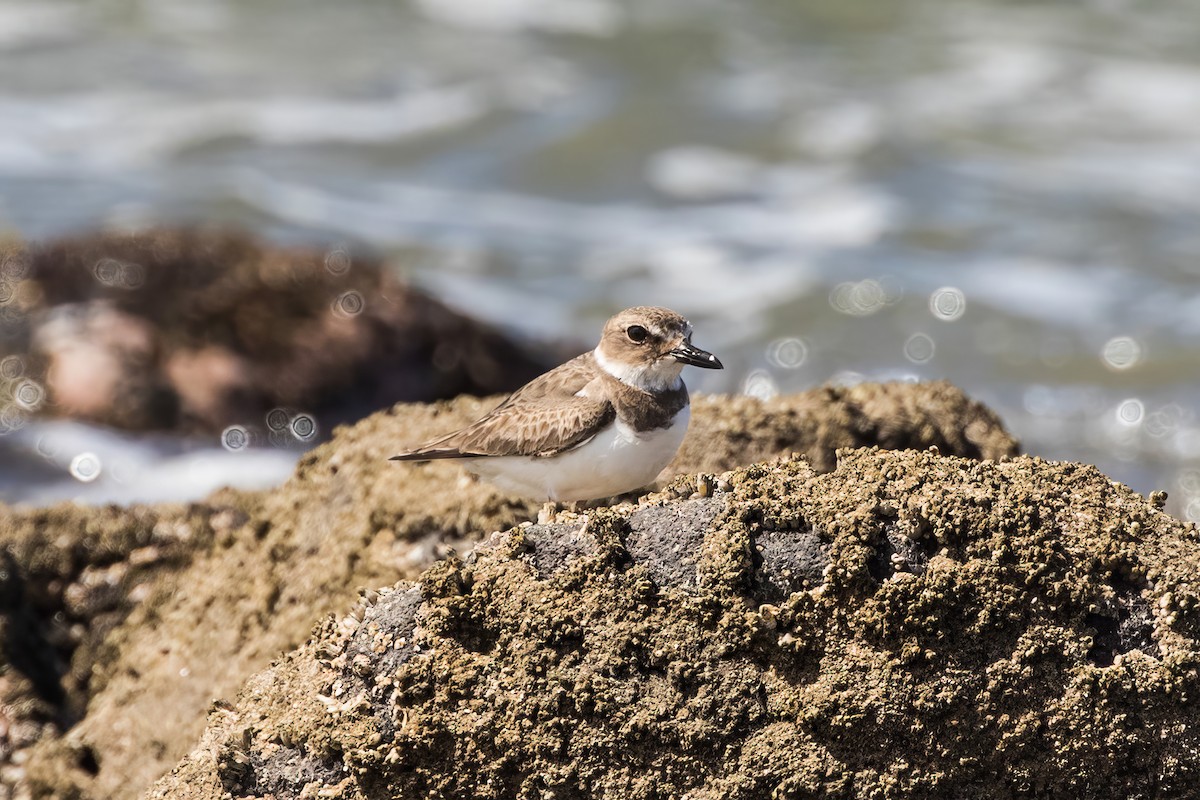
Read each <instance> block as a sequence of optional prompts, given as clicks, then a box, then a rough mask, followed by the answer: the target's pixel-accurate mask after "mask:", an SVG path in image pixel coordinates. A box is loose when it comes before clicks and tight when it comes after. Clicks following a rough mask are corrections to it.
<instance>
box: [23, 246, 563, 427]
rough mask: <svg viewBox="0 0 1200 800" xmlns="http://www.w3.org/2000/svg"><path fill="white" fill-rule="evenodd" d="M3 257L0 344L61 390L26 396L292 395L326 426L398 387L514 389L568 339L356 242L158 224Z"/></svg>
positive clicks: (229, 401)
mask: <svg viewBox="0 0 1200 800" xmlns="http://www.w3.org/2000/svg"><path fill="white" fill-rule="evenodd" d="M0 262H2V263H3V264H4V265H5V266H6V269H5V270H4V271H3V273H2V274H0V283H2V284H3V289H2V290H0V311H2V312H3V314H2V315H0V316H2V317H3V319H0V323H3V324H0V360H3V359H4V358H5V357H6V356H13V355H15V356H19V357H21V358H22V359H23V364H24V374H23V378H24V379H26V380H29V381H32V382H34V383H35V384H37V385H38V386H44V387H45V388H46V390H47V393H46V397H45V398H44V402H40V403H39V404H38V406H37V407H36V408H30V407H29V406H28V405H27V404H25V405H24V406H23V407H22V408H21V412H22V413H24V412H39V413H42V414H47V415H52V416H67V417H75V418H79V419H85V420H90V421H93V422H100V423H103V424H107V425H113V426H116V427H120V428H126V429H134V430H150V429H158V430H162V429H183V430H203V431H220V430H222V429H223V428H224V427H226V426H228V425H232V424H240V425H243V426H246V427H250V428H258V429H261V430H264V431H265V430H266V426H265V419H266V415H267V414H268V413H269V412H270V411H271V410H273V409H277V408H279V409H284V410H285V411H286V413H288V414H289V415H291V414H293V413H298V412H303V413H305V414H308V415H310V416H313V417H315V419H316V421H317V423H318V428H319V429H320V430H325V431H328V430H330V429H331V428H332V426H333V425H334V424H335V423H338V422H344V421H348V420H352V419H357V418H359V417H361V416H363V415H365V414H367V413H370V412H371V411H374V410H376V409H378V408H381V407H384V406H387V405H390V404H391V403H394V402H396V401H397V400H403V401H419V400H434V399H438V398H444V397H452V396H455V395H458V394H463V393H468V394H476V395H487V394H492V393H495V392H504V391H511V390H512V389H515V388H517V387H518V386H520V385H521V384H523V383H524V382H526V381H528V380H529V379H530V378H533V377H535V376H536V375H538V374H540V373H541V372H542V371H544V370H545V369H546V368H548V367H550V366H552V365H553V364H554V363H557V361H558V359H559V357H560V356H561V355H562V353H561V352H558V351H554V352H551V350H550V349H549V348H543V349H541V350H538V349H537V348H535V347H532V346H525V345H519V344H517V343H515V342H514V341H512V340H511V339H509V338H508V337H506V336H504V335H502V334H501V333H499V332H498V331H496V330H494V329H492V328H490V327H488V326H486V325H484V324H482V323H479V322H476V321H474V320H472V319H469V318H467V317H464V316H463V315H461V314H458V313H456V312H454V311H451V310H450V309H448V308H447V307H445V306H444V305H442V304H441V303H439V302H437V301H436V300H433V299H432V298H430V297H428V296H426V295H425V294H423V293H421V292H418V291H416V290H414V289H411V288H409V287H407V286H405V285H404V284H402V283H401V282H399V281H398V280H397V279H396V278H394V277H392V275H391V274H389V272H388V270H387V268H386V266H385V265H384V264H383V263H381V262H380V261H378V260H375V259H371V258H368V257H364V256H361V255H355V254H352V253H348V252H345V251H342V250H334V251H331V252H325V251H320V250H314V249H305V248H282V247H274V246H267V245H263V244H260V243H258V242H256V241H255V240H254V239H252V238H250V237H248V236H244V235H240V234H236V233H229V232H219V231H209V230H201V229H190V230H155V231H151V232H148V233H139V234H129V235H123V234H115V233H102V234H92V235H88V236H79V237H73V238H66V239H60V240H56V241H51V242H47V243H38V244H29V245H25V244H22V243H19V242H16V243H14V242H11V241H10V242H6V243H0ZM0 377H2V376H0Z"/></svg>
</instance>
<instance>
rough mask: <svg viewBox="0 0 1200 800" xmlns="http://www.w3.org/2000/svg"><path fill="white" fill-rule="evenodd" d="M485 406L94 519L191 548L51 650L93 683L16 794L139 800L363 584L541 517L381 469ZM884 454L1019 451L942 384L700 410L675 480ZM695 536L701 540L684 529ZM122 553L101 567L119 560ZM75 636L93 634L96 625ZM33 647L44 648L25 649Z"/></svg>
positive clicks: (638, 548)
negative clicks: (256, 679)
mask: <svg viewBox="0 0 1200 800" xmlns="http://www.w3.org/2000/svg"><path fill="white" fill-rule="evenodd" d="M494 402H495V401H494V400H492V401H484V400H475V399H468V398H461V399H459V400H456V401H453V402H444V403H439V404H435V405H400V406H396V407H395V408H393V409H391V410H389V411H386V412H380V413H378V414H375V415H373V416H371V417H369V418H367V419H365V420H362V421H361V422H359V423H357V424H355V425H353V426H351V427H347V428H343V429H340V430H339V431H338V432H337V433H336V435H335V438H334V440H333V441H332V442H330V443H328V444H326V445H323V446H322V447H320V448H318V449H317V450H315V451H313V452H312V453H310V454H309V455H307V456H305V458H304V459H303V460H302V462H301V464H300V466H299V468H298V470H297V472H296V474H295V476H294V477H293V478H292V479H291V480H290V481H289V482H288V483H287V484H285V485H284V486H283V487H281V488H279V489H277V490H273V491H269V492H263V493H232V492H227V493H223V494H218V495H217V496H215V497H213V498H211V499H210V501H209V502H207V503H203V504H197V505H196V506H192V507H191V508H190V509H183V508H168V507H162V508H153V509H131V510H130V511H129V512H119V511H103V512H99V511H98V512H96V519H103V518H105V517H104V515H106V514H107V515H109V516H111V517H113V519H114V520H122V519H126V515H128V519H130V520H132V519H136V518H137V515H143V516H146V517H147V519H151V518H152V519H154V520H155V522H154V523H153V524H151V525H150V527H149V530H150V531H151V532H153V531H155V530H161V531H170V530H173V529H175V526H178V525H179V524H181V523H184V522H186V524H187V530H188V531H189V536H188V538H187V542H190V543H191V546H190V548H185V547H179V548H176V549H175V550H172V551H171V552H172V553H173V554H174V555H173V558H175V559H176V560H175V561H171V562H169V563H170V568H169V569H164V571H163V573H162V576H161V578H160V579H159V580H157V581H154V582H152V583H150V584H149V585H147V586H146V587H145V588H143V589H140V590H138V591H137V593H136V594H135V595H134V596H133V597H132V598H130V597H129V596H128V594H127V592H129V591H132V586H133V585H134V584H131V583H118V584H116V585H115V586H114V587H112V588H111V593H112V596H113V598H114V599H113V600H112V602H113V603H114V604H115V605H114V606H113V608H114V609H115V612H114V613H116V614H118V615H124V616H122V617H120V618H121V619H122V620H123V621H122V622H121V623H120V624H115V622H110V623H106V624H105V626H104V628H103V635H102V636H98V638H97V644H96V645H95V646H93V645H89V646H88V647H85V648H82V649H78V650H75V651H73V652H72V651H71V650H70V649H69V648H67V649H61V650H57V651H55V652H56V653H57V655H56V657H57V658H59V659H60V661H62V662H63V663H64V664H65V665H66V666H64V667H62V669H61V672H62V673H63V674H67V673H70V674H72V675H75V674H78V675H86V676H89V677H88V679H87V681H86V684H85V685H82V686H81V687H80V688H79V689H78V690H75V689H73V690H72V691H73V692H74V694H73V695H72V697H73V698H74V699H73V700H72V704H71V705H72V708H75V709H76V711H75V712H73V713H72V714H70V715H68V716H65V717H62V718H59V717H55V715H54V714H53V713H50V717H52V718H54V719H56V720H58V727H54V726H51V731H52V732H53V731H56V730H61V729H62V727H63V726H65V725H71V727H70V729H69V730H68V731H66V732H65V734H64V735H62V736H57V735H51V736H46V735H45V734H44V733H43V738H44V740H43V741H42V742H41V744H39V745H38V746H36V747H35V748H34V749H33V751H32V753H30V754H28V755H27V759H26V760H23V763H22V765H21V766H20V772H19V776H18V777H19V779H20V780H22V781H28V782H29V783H30V785H31V786H33V787H35V788H36V789H37V791H38V792H39V793H40V794H42V795H44V796H58V797H86V798H93V797H94V798H108V797H119V798H127V797H135V796H137V795H138V793H139V791H140V790H141V789H142V788H144V787H145V786H147V785H149V784H150V782H152V781H153V780H154V779H155V778H157V777H158V776H160V775H161V774H162V773H163V772H164V771H166V770H167V769H169V768H170V767H171V766H173V765H174V764H175V763H176V762H177V761H178V760H179V758H181V757H182V756H183V755H184V754H185V753H186V752H187V751H188V749H190V748H191V747H192V745H193V744H194V743H195V741H196V738H197V737H198V736H199V735H200V733H201V730H202V729H203V725H204V714H205V711H206V709H208V708H209V706H210V703H211V701H212V699H213V698H215V697H231V696H232V695H233V694H234V693H235V692H236V691H237V690H238V689H239V687H241V686H242V685H243V683H244V682H245V681H246V679H247V678H248V677H249V676H250V675H251V674H253V673H254V672H255V671H257V670H260V669H262V668H263V667H265V666H266V665H267V664H268V663H269V662H270V660H271V659H272V658H275V657H276V656H277V655H278V654H279V653H281V652H284V651H286V650H289V649H291V648H294V647H296V646H297V645H299V644H300V643H302V642H303V641H304V640H305V638H306V637H307V636H308V634H309V632H310V631H311V628H312V625H313V624H314V623H315V622H316V621H317V620H318V619H319V618H320V617H321V616H323V615H325V614H328V613H331V612H333V611H337V610H339V609H345V608H347V607H348V606H349V605H350V604H351V603H352V602H353V600H354V597H355V594H356V592H357V590H358V588H359V587H371V586H383V585H390V584H392V583H394V582H395V581H396V580H398V579H400V578H414V577H416V576H417V575H418V574H419V573H420V571H421V570H422V569H424V568H425V567H427V566H428V565H429V564H431V563H432V562H433V561H435V560H436V559H437V558H439V557H441V556H443V555H445V554H446V552H447V549H448V548H450V547H454V548H457V549H458V550H459V551H462V552H465V551H466V550H468V549H470V548H471V547H473V546H474V544H475V543H476V542H477V541H478V539H479V537H480V535H482V534H485V533H486V532H488V531H493V530H497V529H503V528H508V527H510V526H512V525H515V524H517V523H519V522H521V521H522V520H529V519H532V518H533V517H534V516H536V513H537V508H538V504H536V503H531V502H527V501H523V500H516V499H513V498H509V497H505V496H503V495H501V494H498V493H497V492H496V491H495V490H493V489H492V488H491V487H489V486H488V485H487V484H483V483H477V482H475V481H473V480H471V479H470V478H468V477H466V476H464V474H463V473H462V472H461V471H460V470H459V469H458V468H457V467H455V466H454V465H453V464H449V463H445V462H443V463H435V464H428V465H398V464H394V463H389V462H387V461H386V458H387V456H389V455H391V454H392V453H394V452H396V450H398V449H399V448H400V447H402V446H403V445H404V444H407V443H410V442H414V441H417V440H420V439H423V438H426V437H428V436H429V435H431V434H433V433H436V432H439V431H442V430H446V429H449V428H451V427H454V426H456V425H460V424H463V423H465V422H467V421H469V420H471V419H474V418H476V417H478V416H480V415H481V414H482V413H484V412H485V411H486V410H487V409H488V408H490V405H491V404H492V403H494ZM889 420H893V421H894V420H903V421H904V425H907V426H908V428H907V429H906V428H905V427H904V426H903V425H898V424H896V423H895V422H889ZM880 442H885V443H887V444H889V445H892V446H910V447H928V446H930V445H937V446H939V447H941V448H943V450H947V451H955V452H961V453H962V454H964V455H979V456H983V457H989V458H999V457H1001V456H1004V455H1011V454H1013V453H1014V452H1015V448H1016V444H1015V442H1014V441H1013V440H1012V438H1011V437H1009V436H1008V435H1007V434H1006V433H1005V432H1004V430H1003V428H1002V426H1001V425H1000V423H999V421H998V420H997V419H996V417H995V416H994V415H993V414H992V413H991V412H990V411H988V410H987V409H986V408H984V407H982V406H980V405H978V404H976V403H973V402H972V401H970V400H969V399H968V398H966V397H965V396H964V395H963V394H962V393H961V392H960V391H958V390H957V389H954V388H953V387H950V386H948V385H946V384H925V385H921V384H917V385H914V384H890V385H885V386H873V385H862V386H858V387H855V388H853V389H844V390H828V389H817V390H813V391H811V392H806V393H803V394H800V395H796V396H793V397H785V398H779V399H777V400H774V401H771V402H770V403H761V402H759V401H756V400H752V399H748V398H720V397H709V398H697V399H696V402H695V411H694V414H693V419H692V429H691V431H690V432H689V435H688V439H687V441H686V442H685V444H684V447H683V448H682V450H681V452H680V455H679V457H678V459H677V460H676V462H675V463H674V464H673V465H672V468H671V469H673V470H674V471H676V472H710V473H714V472H721V471H722V470H725V469H727V468H728V467H730V466H732V465H734V464H736V463H749V462H750V461H752V460H757V459H762V458H769V457H776V456H780V455H783V454H787V453H790V452H792V451H799V452H802V453H808V454H810V456H811V457H812V458H813V460H814V462H815V463H818V464H822V465H830V466H831V465H832V463H833V457H832V453H833V448H834V447H838V446H845V445H860V446H869V445H872V444H877V443H880ZM739 453H741V454H742V455H741V456H739ZM710 483H719V482H718V481H712V482H710ZM26 513H27V512H22V513H18V512H11V513H10V514H9V516H7V517H3V518H2V519H0V545H3V546H4V547H9V545H8V544H7V543H8V542H10V541H13V537H12V535H11V534H10V533H9V531H12V530H18V529H21V530H24V529H26V528H28V527H29V525H30V523H29V521H28V520H29V518H28V516H27V515H26ZM38 513H42V512H38ZM76 513H77V515H78V516H77V517H70V518H68V517H62V518H61V519H59V518H57V517H56V518H55V520H56V521H54V522H52V523H51V524H49V525H48V532H47V533H46V534H45V535H46V536H48V537H50V538H51V539H62V540H63V541H64V542H66V543H70V542H72V541H73V540H74V539H76V538H78V537H80V536H81V535H83V531H85V530H86V529H87V527H88V525H90V524H92V522H91V519H92V518H91V517H90V516H88V512H82V511H79V512H76ZM646 513H656V514H659V515H660V517H659V518H658V519H657V521H656V522H655V524H654V525H647V526H646V527H645V528H644V529H643V530H641V531H640V532H639V533H637V534H636V535H635V536H634V538H633V539H632V540H631V541H630V542H628V543H627V545H628V548H629V550H630V552H632V553H640V552H643V551H646V552H658V551H660V550H661V551H664V552H665V551H666V550H669V551H670V552H671V553H672V554H673V555H672V556H671V557H670V558H667V557H663V558H659V559H657V560H655V561H654V562H653V564H654V565H653V566H651V567H649V568H648V569H650V570H651V572H650V574H651V576H652V577H654V578H655V579H657V578H658V577H660V576H659V575H658V573H657V572H655V570H662V571H664V574H666V575H667V576H668V577H670V576H675V577H677V578H678V579H679V580H681V581H682V582H683V584H684V585H689V584H688V581H692V582H693V583H694V581H695V577H694V575H695V570H696V569H697V566H696V565H697V564H698V563H699V562H697V561H695V559H696V553H697V544H698V542H699V541H700V540H699V538H695V539H693V540H680V539H678V538H677V534H678V532H679V530H680V529H681V528H686V526H685V525H683V524H682V523H681V521H680V520H678V519H676V518H675V516H674V515H675V513H676V511H675V510H674V509H673V508H667V509H664V510H660V511H656V512H649V511H648V512H646ZM706 513H708V512H706ZM4 520H7V521H4ZM147 524H149V523H147ZM22 525H24V526H25V528H20V526H22ZM691 527H692V529H693V530H694V532H695V534H696V536H699V535H700V533H699V527H700V526H699V524H698V523H695V520H693V523H692V524H691ZM139 530H140V528H139ZM555 541H557V539H556V540H555ZM563 541H564V544H563V545H562V546H563V547H567V548H569V547H570V546H571V545H570V542H569V541H568V540H565V539H564V540H563ZM580 546H582V545H580ZM764 546H766V547H777V548H780V549H781V550H782V551H785V552H790V550H794V546H793V544H792V543H790V542H787V541H779V542H776V543H771V542H768V541H767V540H765V539H764ZM133 547H134V546H133V545H130V548H133ZM14 552H16V553H17V555H16V556H15V557H16V559H17V561H16V568H17V569H18V571H20V570H25V569H27V568H28V564H29V563H30V562H29V553H30V552H31V551H30V550H29V549H25V550H20V551H16V550H14ZM126 552H127V551H126V550H122V551H121V553H118V554H116V555H114V556H113V557H112V561H113V562H115V563H124V562H125V561H126V560H128V557H129V556H128V555H123V554H122V553H126ZM789 557H790V558H792V559H794V560H795V562H796V563H795V565H794V568H793V567H788V568H787V569H785V570H784V571H782V572H779V573H778V574H773V577H770V578H769V579H770V580H772V581H774V582H775V583H776V584H778V586H776V587H775V588H773V589H771V590H770V591H771V592H773V593H774V594H773V595H772V596H775V595H777V594H780V593H781V592H784V591H785V590H786V588H787V586H789V585H790V581H792V580H793V579H794V576H793V573H794V574H809V573H812V572H813V571H814V570H816V571H817V572H819V571H820V562H819V561H811V560H808V561H806V560H805V558H806V556H805V554H803V553H799V552H797V553H792V555H791V556H789ZM814 557H815V556H814ZM693 562H694V563H693ZM167 565H168V562H164V564H163V566H164V567H166V566H167ZM548 568H549V567H548ZM689 570H690V573H691V574H692V577H691V578H689V577H688V574H689ZM139 574H140V573H139ZM766 574H767V573H764V575H766ZM58 579H59V580H61V581H62V582H63V585H64V586H67V585H71V584H72V583H73V581H74V580H75V579H74V578H72V577H71V575H70V574H67V571H65V570H64V572H63V575H61V576H60V577H59V578H58ZM773 585H774V584H773ZM50 608H52V607H50ZM51 613H53V611H51ZM113 619H116V618H115V617H114V618H113ZM78 624H79V625H80V626H81V628H82V629H84V630H90V627H89V626H90V622H89V618H87V617H84V618H81V619H80V620H79V621H78ZM114 625H115V627H114ZM97 630H98V631H99V630H100V629H99V628H97ZM12 641H13V643H14V645H16V646H25V643H26V640H24V639H13V640H12ZM31 641H32V643H33V644H34V645H36V646H38V647H41V646H43V644H42V643H41V641H40V639H38V638H37V637H36V636H35V637H34V638H33V639H32V640H31ZM88 641H91V640H90V639H89V640H88ZM17 677H19V674H18V675H17ZM13 705H15V704H13ZM51 711H53V709H51ZM46 713H49V712H46ZM80 714H82V718H80ZM44 716H45V713H43V715H42V717H44ZM42 717H38V719H42ZM286 758H290V756H287V755H286V754H285V755H282V756H280V757H279V759H281V760H278V761H272V762H271V763H272V764H275V765H277V766H278V765H282V764H283V763H284V761H285V760H286ZM262 780H263V781H267V779H266V778H263V779H262ZM15 781H16V778H13V779H12V781H10V782H15ZM268 785H269V781H268V782H266V783H263V784H262V786H268Z"/></svg>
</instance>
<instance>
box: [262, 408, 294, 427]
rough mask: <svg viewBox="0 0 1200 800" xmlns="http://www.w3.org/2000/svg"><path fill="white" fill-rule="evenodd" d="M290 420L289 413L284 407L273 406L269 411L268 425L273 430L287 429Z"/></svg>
mask: <svg viewBox="0 0 1200 800" xmlns="http://www.w3.org/2000/svg"><path fill="white" fill-rule="evenodd" d="M289 422H290V420H289V419H288V413H287V412H286V411H284V410H283V409H282V408H272V409H271V410H270V411H268V412H267V427H268V428H270V429H271V430H273V431H282V430H285V429H286V428H287V426H288V423H289Z"/></svg>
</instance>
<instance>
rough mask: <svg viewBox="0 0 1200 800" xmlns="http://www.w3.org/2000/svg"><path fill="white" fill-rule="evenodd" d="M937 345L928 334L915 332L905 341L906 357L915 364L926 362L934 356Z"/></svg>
mask: <svg viewBox="0 0 1200 800" xmlns="http://www.w3.org/2000/svg"><path fill="white" fill-rule="evenodd" d="M936 350H937V346H936V345H935V344H934V342H933V339H931V338H930V337H929V336H928V335H927V334H924V333H914V334H913V335H912V336H910V337H908V341H906V342H905V343H904V357H905V358H907V359H908V360H909V361H911V362H912V363H914V364H924V363H926V362H927V361H929V360H930V359H932V358H933V354H934V352H935V351H936Z"/></svg>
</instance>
